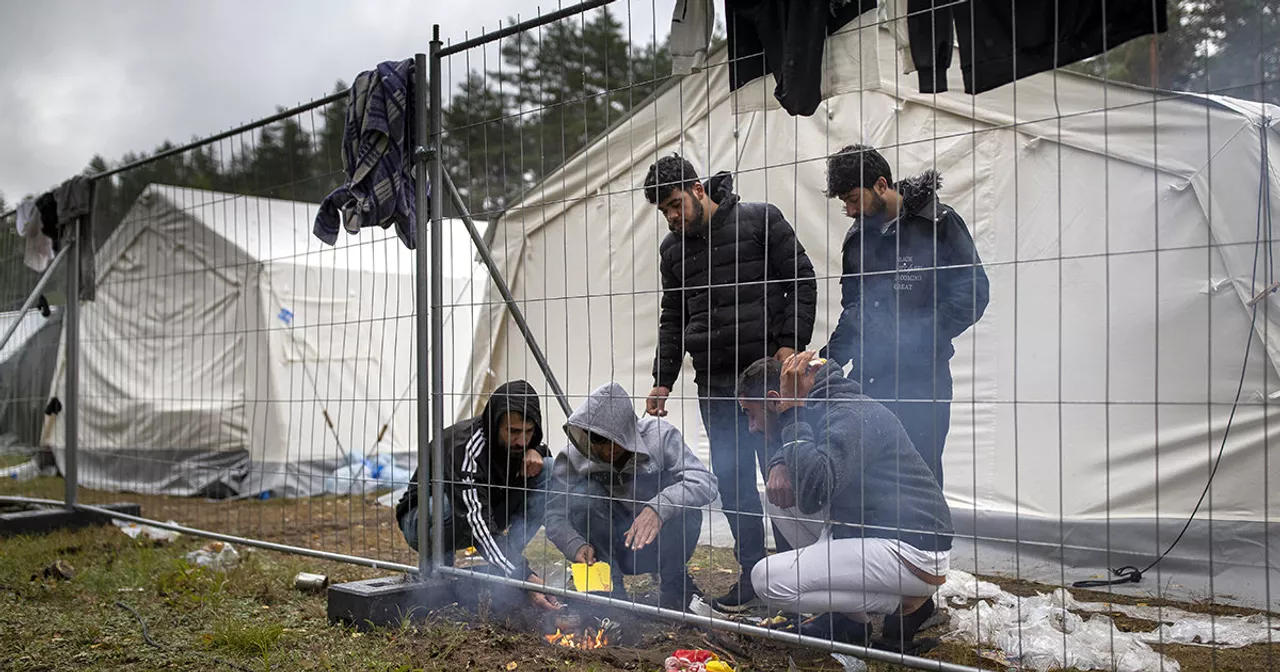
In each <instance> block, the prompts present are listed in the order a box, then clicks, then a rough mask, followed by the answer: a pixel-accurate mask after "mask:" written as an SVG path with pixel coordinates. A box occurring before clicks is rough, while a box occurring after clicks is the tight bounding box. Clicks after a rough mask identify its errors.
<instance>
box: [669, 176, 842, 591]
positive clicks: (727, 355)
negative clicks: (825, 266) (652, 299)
mask: <svg viewBox="0 0 1280 672" xmlns="http://www.w3.org/2000/svg"><path fill="white" fill-rule="evenodd" d="M644 195H645V198H646V199H648V201H649V202H650V203H652V204H654V205H656V206H658V211H659V212H660V213H662V216H663V217H664V218H665V219H666V220H667V225H668V228H670V230H671V232H670V233H669V234H668V235H667V236H666V238H664V239H663V241H662V245H661V247H660V248H659V255H660V260H659V266H660V270H661V273H662V312H661V316H660V317H659V320H658V352H657V356H656V357H655V358H654V362H653V390H652V391H651V392H650V393H649V398H648V401H647V403H646V411H647V412H648V413H649V415H653V416H657V417H661V416H664V415H666V413H667V411H666V401H667V397H668V396H669V395H670V394H671V387H672V386H673V385H674V384H675V382H676V377H677V376H679V374H680V367H681V365H682V364H683V362H684V355H685V353H686V352H688V353H689V354H690V355H692V356H693V368H694V371H696V373H697V375H696V377H695V379H694V381H695V382H696V384H697V386H698V398H699V408H700V410H701V412H702V423H703V425H704V426H705V427H706V428H707V436H708V438H709V439H710V442H711V470H712V471H713V472H714V473H715V475H716V479H717V482H718V483H719V490H720V501H721V507H722V509H723V510H724V513H725V516H726V517H727V518H728V519H729V529H730V530H731V531H732V533H733V539H734V552H735V554H736V555H737V558H738V564H739V566H740V567H741V569H742V574H741V576H739V579H738V582H737V584H735V585H734V587H733V588H731V589H730V590H729V592H728V593H727V594H725V595H723V596H721V597H720V598H718V599H716V600H714V601H713V606H714V607H715V608H717V609H719V610H721V611H728V612H735V611H742V610H744V609H746V608H748V607H749V606H751V605H752V604H753V603H754V602H755V599H756V595H755V591H754V590H753V589H752V587H751V569H752V568H753V567H755V565H756V563H757V562H759V561H760V560H761V559H763V558H764V555H765V548H764V518H763V513H764V511H763V507H762V506H761V503H760V495H759V490H758V489H757V486H756V482H757V481H756V469H757V464H758V465H759V469H761V470H762V471H763V469H764V465H765V464H767V463H768V457H767V456H766V455H765V454H764V449H765V443H764V441H762V440H761V439H760V438H759V437H755V436H753V435H752V434H751V433H750V430H749V429H748V426H747V418H746V416H745V415H744V414H743V413H742V410H741V409H740V408H739V407H738V404H737V401H736V398H737V395H736V393H735V387H736V385H737V378H738V374H739V373H741V372H742V370H743V369H745V368H746V367H747V365H749V364H751V363H752V362H754V361H756V360H757V359H759V358H761V357H778V358H785V357H787V356H788V355H791V354H792V353H794V352H795V351H796V350H803V349H804V348H805V346H807V345H808V343H809V338H810V337H811V336H812V335H813V319H814V314H815V311H816V310H817V302H818V283H817V282H816V281H815V280H814V274H813V264H811V263H810V262H809V257H808V256H807V255H806V254H805V251H804V246H803V245H801V244H800V241H799V240H797V239H796V232H795V230H794V229H792V228H791V225H790V224H788V223H787V220H786V218H784V217H783V216H782V212H781V211H779V210H778V208H776V207H774V206H773V205H771V204H769V203H746V202H742V201H740V200H739V198H738V195H737V194H735V193H733V177H732V175H730V174H729V173H728V172H721V173H717V174H716V175H714V176H713V177H712V178H711V179H710V180H708V181H707V184H705V185H704V184H702V182H701V181H699V178H698V173H697V171H696V170H694V168H693V166H692V165H691V164H690V163H689V162H688V161H686V160H684V159H683V158H681V157H680V156H667V157H663V158H661V159H659V160H658V162H657V163H654V164H653V165H652V166H650V167H649V174H648V175H647V176H646V177H645V180H644ZM774 536H775V539H777V540H778V543H779V544H781V543H783V541H782V538H781V536H780V535H774Z"/></svg>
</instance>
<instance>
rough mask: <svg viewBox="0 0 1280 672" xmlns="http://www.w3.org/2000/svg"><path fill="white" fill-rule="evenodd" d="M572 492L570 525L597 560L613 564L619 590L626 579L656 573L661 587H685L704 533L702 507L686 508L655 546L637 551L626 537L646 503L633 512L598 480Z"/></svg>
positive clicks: (664, 526) (660, 534) (668, 524)
mask: <svg viewBox="0 0 1280 672" xmlns="http://www.w3.org/2000/svg"><path fill="white" fill-rule="evenodd" d="M570 493H571V496H570V497H569V524H570V525H571V526H573V529H574V530H576V531H577V532H578V534H581V535H582V536H583V537H584V538H586V540H587V543H589V544H591V548H592V549H594V550H595V552H596V560H598V561H602V562H607V563H609V570H610V571H611V572H612V574H613V576H612V582H613V585H615V586H621V585H622V577H623V576H624V575H628V574H647V573H649V572H657V573H658V577H659V584H660V587H661V588H662V589H664V590H682V589H683V588H684V585H685V576H686V573H687V571H688V569H687V567H688V564H689V558H691V557H693V551H694V549H696V548H697V547H698V535H699V534H700V533H701V532H702V511H701V510H700V509H697V508H693V507H689V508H685V509H684V510H683V511H682V512H681V513H679V514H677V515H676V516H674V517H672V518H671V520H668V521H667V522H665V523H663V524H662V530H661V531H659V532H658V538H657V539H655V540H654V541H653V543H651V544H649V545H648V546H645V547H644V548H642V549H640V550H638V551H633V550H631V549H629V548H627V546H626V541H625V540H624V538H623V536H624V535H625V534H626V532H627V530H629V529H631V524H632V523H633V522H635V517H636V514H638V513H639V512H640V511H641V509H643V508H644V505H643V504H636V505H635V507H634V508H632V506H631V503H630V502H623V501H618V500H616V499H614V498H613V495H612V494H611V487H610V485H609V483H608V482H607V480H605V479H604V477H600V476H592V477H588V478H586V479H584V480H583V481H582V482H580V483H578V484H577V485H575V486H574V487H573V488H572V489H571V490H570ZM570 560H572V558H570Z"/></svg>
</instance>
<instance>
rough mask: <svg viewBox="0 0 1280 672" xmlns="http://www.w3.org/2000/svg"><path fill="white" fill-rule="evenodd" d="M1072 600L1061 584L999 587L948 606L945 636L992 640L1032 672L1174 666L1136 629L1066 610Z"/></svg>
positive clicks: (1118, 671)
mask: <svg viewBox="0 0 1280 672" xmlns="http://www.w3.org/2000/svg"><path fill="white" fill-rule="evenodd" d="M949 577H950V575H948V583H950V578H949ZM988 585H990V584H988ZM988 592H989V589H988ZM1074 602H1075V600H1074V598H1072V597H1071V594H1070V593H1068V592H1067V591H1066V590H1063V589H1058V590H1057V591H1054V592H1053V593H1052V594H1049V595H1044V594H1040V595H1036V596H1034V597H1021V598H1020V597H1017V596H1014V595H1011V594H1009V593H1007V592H1005V591H1003V590H1001V591H999V593H997V594H996V595H995V596H994V597H993V598H991V599H990V601H989V602H988V601H981V602H978V603H977V605H976V606H975V607H973V608H970V609H959V608H952V609H951V631H952V632H951V633H950V634H949V635H948V637H951V638H954V639H958V640H960V641H962V642H965V643H968V644H972V645H980V646H994V647H996V648H998V649H1000V650H1001V651H1003V652H1004V653H1005V655H1006V656H1008V658H1009V660H1010V661H1011V662H1012V663H1015V664H1017V665H1019V666H1020V667H1022V668H1024V669H1028V670H1036V671H1037V672H1044V671H1046V670H1051V669H1057V668H1064V667H1074V668H1077V669H1081V670H1115V672H1146V671H1147V670H1155V669H1162V670H1168V671H1169V672H1178V670H1179V669H1180V667H1179V665H1178V662H1177V661H1175V660H1173V659H1172V658H1168V657H1165V656H1162V655H1160V654H1159V653H1157V652H1155V651H1154V650H1152V648H1151V647H1150V646H1148V645H1147V643H1146V642H1145V641H1143V640H1142V638H1140V637H1139V636H1138V635H1136V634H1134V633H1127V632H1121V631H1120V630H1117V629H1116V627H1115V625H1114V624H1113V623H1112V622H1111V619H1110V618H1107V617H1106V616H1103V615H1102V614H1092V615H1090V617H1089V618H1088V619H1087V620H1086V619H1085V618H1083V617H1081V616H1080V615H1079V614H1077V613H1075V612H1073V611H1071V610H1070V607H1071V606H1072V605H1073V603H1074Z"/></svg>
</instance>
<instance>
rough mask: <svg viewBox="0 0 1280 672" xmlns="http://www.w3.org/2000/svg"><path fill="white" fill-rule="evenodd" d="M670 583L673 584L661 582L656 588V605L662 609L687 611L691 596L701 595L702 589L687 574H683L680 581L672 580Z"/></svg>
mask: <svg viewBox="0 0 1280 672" xmlns="http://www.w3.org/2000/svg"><path fill="white" fill-rule="evenodd" d="M671 584H673V585H668V584H663V585H661V586H660V587H659V588H658V606H659V607H662V608H663V609H671V610H672V611H688V610H689V602H690V600H692V599H693V596H694V595H697V596H698V597H702V590H700V589H699V588H698V585H697V584H696V583H694V582H693V577H692V576H689V575H688V574H685V575H684V578H683V579H681V580H680V581H678V582H677V581H673V582H671Z"/></svg>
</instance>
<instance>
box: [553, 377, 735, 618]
mask: <svg viewBox="0 0 1280 672" xmlns="http://www.w3.org/2000/svg"><path fill="white" fill-rule="evenodd" d="M565 433H567V434H569V435H570V437H571V438H572V439H573V441H572V443H573V444H574V445H570V446H569V447H567V448H565V449H564V450H562V451H560V454H559V455H557V456H556V460H555V466H554V467H553V468H552V472H551V475H552V485H551V492H550V494H549V497H548V500H547V509H546V518H545V521H546V523H545V524H546V528H547V537H548V538H549V539H550V540H551V542H552V543H554V544H555V545H556V547H557V548H559V549H560V551H561V552H562V553H564V555H565V557H567V558H569V559H570V560H571V561H573V562H585V563H588V564H593V563H595V562H597V561H604V562H608V563H609V568H610V572H611V574H612V577H611V578H612V583H613V586H614V596H615V597H618V598H625V597H626V592H625V591H624V590H623V589H622V577H623V576H624V575H626V574H641V573H647V572H657V573H658V577H659V586H660V588H659V590H660V593H659V600H660V605H661V606H662V607H664V608H668V609H681V610H682V609H685V608H687V607H688V604H689V600H690V599H691V598H692V597H693V595H695V594H701V593H700V592H699V591H698V588H697V586H695V585H694V583H693V579H692V578H691V577H690V576H689V574H688V570H687V565H688V562H689V558H690V557H691V556H692V555H693V551H694V549H695V548H696V547H697V545H698V535H699V533H700V532H701V530H702V511H701V509H700V507H703V506H706V505H708V504H710V503H711V502H712V501H714V500H715V498H716V477H715V476H713V475H712V474H711V472H710V471H709V470H708V469H707V467H706V466H705V465H703V464H702V462H701V461H700V460H699V459H698V458H697V457H696V456H695V455H694V454H693V451H691V450H689V447H688V446H687V445H685V442H684V437H683V436H681V434H680V430H678V429H676V427H675V425H672V424H671V423H669V422H667V421H666V420H661V419H658V418H651V417H645V418H637V417H636V412H635V408H634V407H633V406H632V401H631V397H629V396H628V395H627V392H626V390H624V389H623V388H622V386H621V385H619V384H617V383H608V384H606V385H603V386H601V387H599V388H597V389H596V390H595V391H593V392H592V393H591V395H590V396H589V397H587V400H586V401H585V402H583V404H582V405H581V406H579V407H578V409H577V410H575V411H574V412H573V414H572V415H570V416H569V421H568V423H566V424H565ZM578 446H581V448H579V447H578Z"/></svg>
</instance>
